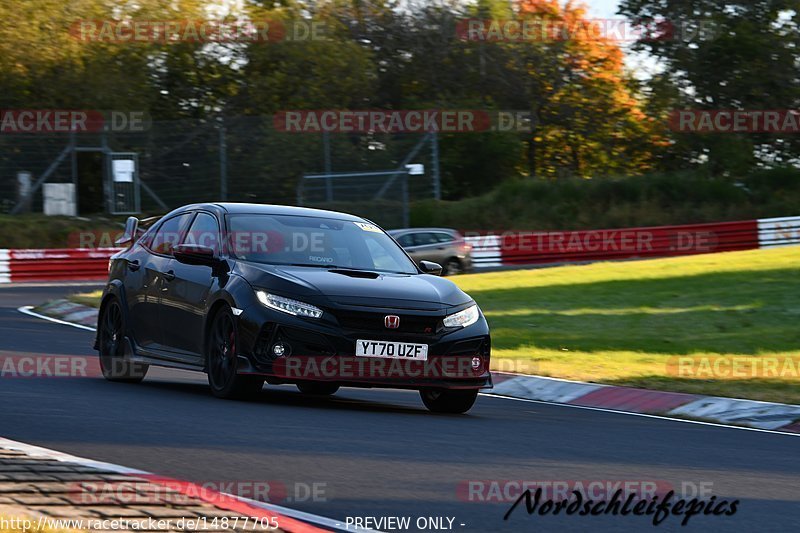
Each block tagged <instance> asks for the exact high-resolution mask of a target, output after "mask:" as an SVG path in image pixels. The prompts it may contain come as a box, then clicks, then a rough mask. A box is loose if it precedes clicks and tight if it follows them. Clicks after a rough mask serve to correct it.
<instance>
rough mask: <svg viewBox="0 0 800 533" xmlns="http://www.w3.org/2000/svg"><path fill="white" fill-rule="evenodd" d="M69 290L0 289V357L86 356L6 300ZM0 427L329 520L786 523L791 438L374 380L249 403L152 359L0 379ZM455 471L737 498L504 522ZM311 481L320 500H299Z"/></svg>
mask: <svg viewBox="0 0 800 533" xmlns="http://www.w3.org/2000/svg"><path fill="white" fill-rule="evenodd" d="M81 289H82V290H85V287H83V288H81ZM77 290H79V289H78V288H75V287H64V286H60V287H24V286H5V287H2V288H0V355H9V354H14V355H47V356H58V355H61V356H76V355H78V356H79V355H91V354H93V352H92V351H91V343H92V338H93V334H92V333H91V332H88V331H81V330H79V329H76V328H72V327H69V326H64V325H59V324H53V323H49V322H46V321H43V320H39V319H36V318H34V317H29V316H25V315H23V314H21V313H19V312H17V310H16V309H17V308H18V307H20V306H23V305H35V304H39V303H42V302H44V301H47V300H50V299H53V298H56V297H59V296H62V295H64V294H66V293H68V292H74V291H77ZM0 436H3V437H6V438H9V439H13V440H18V441H22V442H26V443H30V444H35V445H38V446H44V447H48V448H52V449H55V450H59V451H63V452H67V453H71V454H74V455H79V456H83V457H88V458H91V459H95V460H100V461H107V462H112V463H117V464H121V465H124V466H128V467H132V468H138V469H143V470H147V471H151V472H155V473H158V474H162V475H166V476H171V477H176V478H181V479H188V480H192V481H197V482H212V483H216V482H222V481H229V482H230V481H234V482H239V483H240V485H239V486H241V487H246V486H248V485H247V484H248V483H251V482H264V481H269V482H272V483H273V484H274V486H284V487H287V490H288V491H289V492H290V494H289V496H290V498H291V500H290V501H288V502H281V503H283V504H284V505H287V506H290V507H293V508H296V509H300V510H303V511H307V512H310V513H314V514H317V515H322V516H326V517H330V518H334V519H336V520H341V521H343V522H344V521H345V519H346V517H356V516H360V517H364V516H373V517H380V516H408V517H411V518H412V521H413V520H416V519H417V518H418V517H427V516H434V517H454V518H455V521H454V530H455V531H553V530H557V531H595V530H597V531H643V530H649V529H654V530H656V531H673V530H674V531H678V530H681V531H791V530H794V531H797V530H798V528H800V461H799V460H798V458H799V457H800V453H799V452H800V449H799V447H800V438H797V437H792V436H788V435H779V434H771V433H759V432H752V431H743V430H738V429H731V428H725V427H715V426H710V425H699V424H689V423H685V422H678V421H669V420H661V419H654V418H645V417H637V416H628V415H623V414H616V413H608V412H601V411H591V410H584V409H575V408H569V407H564V406H558V405H549V404H541V403H530V402H522V401H515V400H509V399H502V398H495V397H487V396H482V397H480V398H479V399H478V402H477V404H476V406H475V408H473V410H472V411H471V412H470V414H469V415H467V416H449V415H432V414H430V413H428V412H427V411H426V410H425V409H424V407H423V406H422V404H421V402H420V400H419V396H418V395H417V394H416V393H414V392H406V391H389V390H380V389H373V390H358V389H343V390H341V391H340V392H339V393H338V394H337V395H336V396H335V397H334V398H333V399H330V400H318V399H310V398H306V397H304V396H302V395H301V394H300V393H298V392H296V390H295V389H294V388H293V387H288V386H283V387H270V386H267V387H265V389H264V391H263V393H262V395H261V397H260V398H259V399H257V400H256V401H253V402H233V401H223V400H218V399H215V398H213V397H212V396H211V395H210V393H209V391H208V389H207V386H206V380H205V376H204V375H202V374H196V373H192V372H183V371H173V370H168V369H156V368H151V369H150V374H149V375H148V378H147V379H146V380H145V381H144V382H143V383H141V384H138V385H124V384H116V383H109V382H106V381H104V380H102V379H98V378H81V379H68V378H55V379H53V378H50V379H45V378H39V379H20V378H8V377H6V378H0ZM467 480H536V481H545V480H551V481H553V480H586V481H589V480H628V481H636V480H652V481H657V482H659V483H669V484H671V486H675V487H680V486H682V483H684V482H691V483H695V484H696V485H694V486H698V484H704V485H703V486H704V487H706V488H709V487H711V488H712V489H713V494H714V495H716V496H717V497H718V499H723V498H724V499H729V500H731V499H739V500H740V504H739V510H738V512H737V514H736V515H734V516H732V517H714V516H695V517H693V518H692V519H691V521H690V522H689V525H688V526H687V527H681V526H680V519H679V518H674V517H670V518H668V519H667V520H666V521H664V522H663V523H662V524H661V525H660V526H658V527H654V526H653V525H652V523H651V521H650V518H647V517H635V516H626V517H621V516H618V517H613V516H601V517H579V516H569V517H564V516H559V517H553V516H545V517H542V516H538V515H533V516H528V515H527V514H526V513H525V512H524V506H521V507H520V508H518V509H517V510H516V511H515V512H514V513H513V514H512V515H511V517H510V519H509V520H508V521H504V520H503V514H504V513H505V512H506V510H507V509H508V507H509V504H508V503H502V504H496V503H482V502H471V501H464V499H463V498H460V497H459V496H458V494H457V488H458V486H459V484H461V483H463V482H465V481H467ZM315 483H316V484H317V487H318V488H320V487H321V488H322V490H323V492H322V494H319V496H320V497H318V498H317V501H313V500H308V499H304V498H303V497H302V496H304V495H305V494H303V493H304V492H305V489H304V488H305V487H308V486H311V485H312V484H315ZM709 483H710V484H711V485H708V484H709ZM259 486H260V485H259ZM295 487H301V489H295ZM294 490H299V491H300V492H301V494H300V496H301V497H300V498H296V497H294V498H293V497H292V496H293V495H292V494H291V493H292V492H293V491H294ZM708 497H710V495H709V496H707V497H706V499H707V498H708ZM292 500H293V501H292ZM322 500H324V501H322ZM412 523H413V522H412ZM461 524H463V525H461ZM384 530H386V529H384ZM411 530H412V531H418V530H417V529H416V528H412V529H411Z"/></svg>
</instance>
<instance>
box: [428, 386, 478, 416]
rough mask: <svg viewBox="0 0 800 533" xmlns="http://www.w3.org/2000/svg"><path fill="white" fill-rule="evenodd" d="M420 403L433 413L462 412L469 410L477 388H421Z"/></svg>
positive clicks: (476, 395)
mask: <svg viewBox="0 0 800 533" xmlns="http://www.w3.org/2000/svg"><path fill="white" fill-rule="evenodd" d="M419 395H420V396H421V397H422V403H424V404H425V407H427V408H428V409H429V410H430V411H433V412H434V413H451V414H462V413H466V412H467V411H469V410H470V409H471V408H472V406H473V405H474V404H475V400H476V399H477V398H478V391H477V390H448V389H422V390H420V391H419Z"/></svg>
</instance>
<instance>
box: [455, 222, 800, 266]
mask: <svg viewBox="0 0 800 533" xmlns="http://www.w3.org/2000/svg"><path fill="white" fill-rule="evenodd" d="M463 233H464V235H465V239H466V240H467V242H468V243H470V244H471V245H472V247H473V248H472V258H473V264H474V266H475V268H490V267H499V266H513V265H536V264H547V263H571V262H583V261H609V260H614V259H635V258H652V257H670V256H679V255H693V254H705V253H714V252H730V251H736V250H750V249H756V248H768V247H772V246H785V245H791V244H800V217H782V218H768V219H759V220H746V221H740V222H718V223H710V224H688V225H683V226H657V227H649V228H625V229H615V230H589V231H506V232H502V233H484V232H470V231H465V232H463Z"/></svg>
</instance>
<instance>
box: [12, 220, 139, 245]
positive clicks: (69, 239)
mask: <svg viewBox="0 0 800 533" xmlns="http://www.w3.org/2000/svg"><path fill="white" fill-rule="evenodd" d="M124 223H125V217H103V216H96V217H93V218H84V217H62V216H52V217H51V216H45V215H42V214H24V215H0V248H75V247H78V246H81V244H82V243H85V244H86V245H92V244H94V245H103V246H114V244H113V241H114V239H116V237H117V236H118V235H119V234H120V233H121V232H122V231H123V229H124ZM92 232H98V234H94V233H92ZM99 232H104V233H103V234H102V235H101V234H100V233H99ZM95 235H96V236H95ZM82 239H83V240H82ZM101 239H102V242H100V241H101Z"/></svg>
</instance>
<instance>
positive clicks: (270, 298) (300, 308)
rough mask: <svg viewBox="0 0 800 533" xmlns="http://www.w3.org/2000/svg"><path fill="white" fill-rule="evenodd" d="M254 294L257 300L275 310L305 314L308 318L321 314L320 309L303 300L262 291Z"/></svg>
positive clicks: (292, 313)
mask: <svg viewBox="0 0 800 533" xmlns="http://www.w3.org/2000/svg"><path fill="white" fill-rule="evenodd" d="M256 296H257V297H258V301H259V302H261V303H262V304H264V305H266V306H267V307H269V308H270V309H275V310H276V311H282V312H284V313H288V314H290V315H294V316H307V317H309V318H319V317H321V316H322V309H320V308H319V307H316V306H313V305H311V304H307V303H305V302H301V301H298V300H292V299H291V298H284V297H283V296H276V295H274V294H270V293H268V292H264V291H256Z"/></svg>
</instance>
